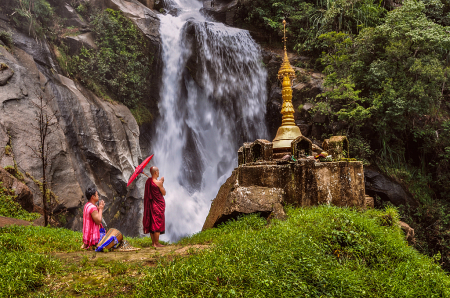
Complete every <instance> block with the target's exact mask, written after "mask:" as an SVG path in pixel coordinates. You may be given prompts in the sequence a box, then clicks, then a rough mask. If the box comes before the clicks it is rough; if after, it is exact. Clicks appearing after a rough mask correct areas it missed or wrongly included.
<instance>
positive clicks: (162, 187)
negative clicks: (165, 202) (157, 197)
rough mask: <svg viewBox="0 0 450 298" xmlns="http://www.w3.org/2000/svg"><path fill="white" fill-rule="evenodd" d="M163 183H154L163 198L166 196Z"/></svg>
mask: <svg viewBox="0 0 450 298" xmlns="http://www.w3.org/2000/svg"><path fill="white" fill-rule="evenodd" d="M163 181H164V180H163ZM163 181H155V184H156V185H157V186H158V187H159V190H160V191H161V193H162V195H163V196H165V195H166V189H165V188H164V186H163Z"/></svg>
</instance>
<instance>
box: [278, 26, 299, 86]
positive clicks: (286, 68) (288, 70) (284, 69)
mask: <svg viewBox="0 0 450 298" xmlns="http://www.w3.org/2000/svg"><path fill="white" fill-rule="evenodd" d="M283 25H284V37H283V41H284V58H283V63H282V64H281V68H280V70H279V71H278V79H279V80H280V81H281V82H283V79H284V76H285V75H287V76H289V79H290V80H291V84H292V82H293V79H294V78H295V71H294V69H293V68H292V66H291V63H290V62H289V58H288V55H287V48H286V40H287V38H286V20H283Z"/></svg>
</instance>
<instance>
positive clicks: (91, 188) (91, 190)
mask: <svg viewBox="0 0 450 298" xmlns="http://www.w3.org/2000/svg"><path fill="white" fill-rule="evenodd" d="M96 192H97V188H96V187H95V186H93V185H92V186H89V187H88V188H87V189H86V191H85V193H84V194H85V195H86V200H88V201H89V200H90V199H91V197H92V196H94V195H95V193H96Z"/></svg>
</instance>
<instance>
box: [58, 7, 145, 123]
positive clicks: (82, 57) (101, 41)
mask: <svg viewBox="0 0 450 298" xmlns="http://www.w3.org/2000/svg"><path fill="white" fill-rule="evenodd" d="M91 26H92V29H93V32H94V34H95V41H96V44H97V45H98V47H99V49H98V50H88V49H85V48H83V49H82V51H81V53H80V54H79V55H78V56H75V57H72V59H71V60H70V62H69V64H70V66H69V67H66V69H67V70H68V71H69V72H71V75H73V76H74V77H76V78H77V79H78V80H80V81H81V82H82V83H84V84H85V85H86V86H88V87H89V88H90V89H91V90H93V91H94V92H95V93H96V94H97V95H99V96H101V97H105V95H106V96H109V97H111V98H112V99H113V100H116V101H118V102H121V103H123V104H125V105H126V106H128V107H130V108H136V107H137V103H138V102H139V101H140V100H142V99H143V98H144V96H145V94H146V93H147V92H148V90H149V89H148V88H149V85H150V84H149V75H150V65H151V63H152V57H150V56H149V55H147V54H146V43H145V39H144V37H143V36H142V34H141V33H140V31H139V30H138V28H136V26H134V25H133V23H132V22H131V21H130V20H128V19H127V18H126V17H125V16H123V14H122V13H121V12H119V11H114V10H112V9H107V10H105V11H103V12H100V13H97V14H96V15H94V16H93V17H92V21H91ZM144 116H145V115H144Z"/></svg>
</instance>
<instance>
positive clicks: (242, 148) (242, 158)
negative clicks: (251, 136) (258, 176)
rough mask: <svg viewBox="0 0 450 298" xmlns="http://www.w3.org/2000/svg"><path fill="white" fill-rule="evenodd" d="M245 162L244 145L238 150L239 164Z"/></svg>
mask: <svg viewBox="0 0 450 298" xmlns="http://www.w3.org/2000/svg"><path fill="white" fill-rule="evenodd" d="M244 163H245V157H244V147H241V148H239V150H238V166H240V165H243V164H244Z"/></svg>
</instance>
